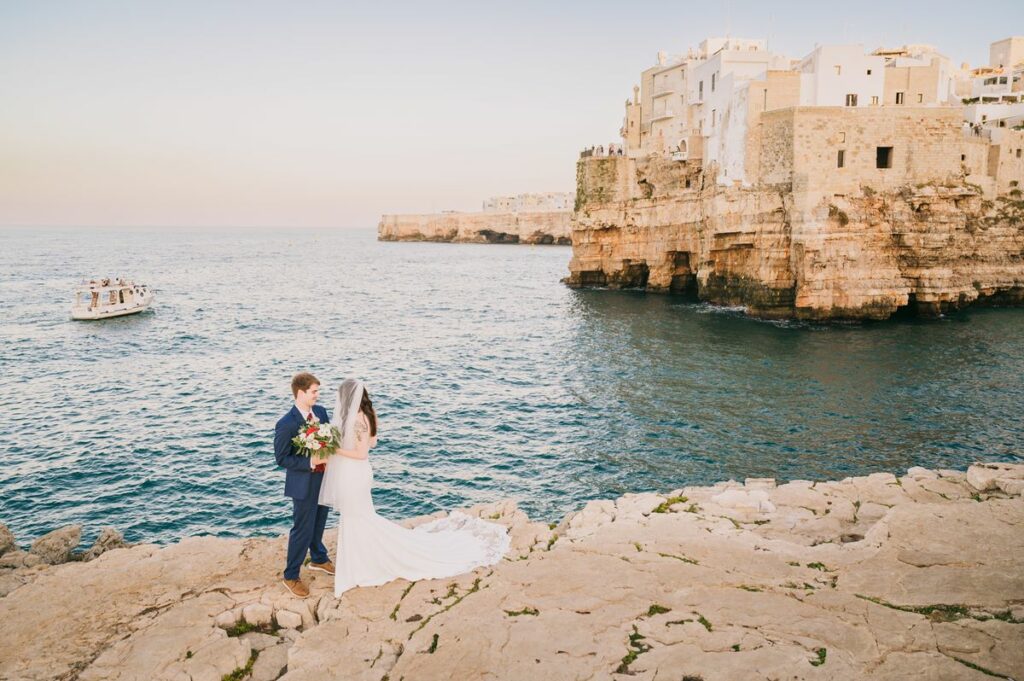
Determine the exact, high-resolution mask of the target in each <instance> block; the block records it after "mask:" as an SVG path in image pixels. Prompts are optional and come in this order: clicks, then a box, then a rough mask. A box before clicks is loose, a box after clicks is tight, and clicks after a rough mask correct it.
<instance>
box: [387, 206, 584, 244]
mask: <svg viewBox="0 0 1024 681" xmlns="http://www.w3.org/2000/svg"><path fill="white" fill-rule="evenodd" d="M571 218H572V213H571V212H569V211H568V210H561V211H536V212H520V213H489V212H485V213H439V214H411V215H410V214H407V215H384V216H383V217H381V220H380V224H378V225H377V238H378V239H379V240H380V241H445V242H462V243H465V242H469V243H499V244H558V245H565V246H568V245H569V244H570V223H571Z"/></svg>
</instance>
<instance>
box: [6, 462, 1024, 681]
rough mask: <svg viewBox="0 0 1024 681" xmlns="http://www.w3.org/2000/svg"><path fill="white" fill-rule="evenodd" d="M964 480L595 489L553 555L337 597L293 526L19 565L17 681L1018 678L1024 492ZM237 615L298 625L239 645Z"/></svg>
mask: <svg viewBox="0 0 1024 681" xmlns="http://www.w3.org/2000/svg"><path fill="white" fill-rule="evenodd" d="M1021 474H1024V466H1009V467H1006V468H1000V476H1001V477H999V478H997V480H1011V481H1012V480H1015V479H1018V477H1017V476H1019V475H1021ZM965 480H966V476H965V475H964V473H963V472H959V473H944V474H943V475H941V476H938V477H933V476H929V475H926V474H923V473H921V472H915V473H914V474H909V473H908V475H907V476H905V477H904V478H903V479H902V480H901V481H897V480H896V478H894V477H892V476H885V475H875V476H867V477H859V478H850V479H847V480H844V481H839V482H819V483H810V482H791V483H787V484H785V485H781V486H778V487H776V488H774V489H771V488H767V489H762V488H759V487H758V486H756V485H755V486H753V488H751V486H749V485H740V484H739V483H732V482H730V483H723V484H719V485H714V486H711V487H686V488H684V489H683V490H676V491H674V493H673V494H671V496H687V497H688V501H687V502H686V504H685V507H684V505H683V504H678V505H677V506H676V507H675V508H673V509H672V511H673V512H670V513H648V512H647V511H646V510H645V509H646V508H648V507H649V504H650V502H652V501H654V499H653V498H650V499H644V500H643V501H642V502H641V501H640V499H639V498H640V497H643V495H631V496H629V497H624V498H622V499H619V500H614V501H613V500H605V501H601V502H591V503H589V504H587V505H586V507H585V508H584V509H582V510H581V511H579V512H578V513H572V514H569V515H568V516H567V518H566V520H565V521H563V523H562V525H561V527H560V528H559V532H560V533H562V534H563V536H562V539H560V540H559V541H557V542H556V543H555V545H554V548H553V549H552V550H551V551H546V550H537V549H534V550H533V551H526V552H525V553H524V554H523V555H521V556H515V557H512V558H510V559H508V560H504V561H501V562H500V563H498V564H497V565H493V566H490V567H487V568H480V569H478V570H475V571H473V572H471V573H469V574H465V575H457V576H455V577H451V578H448V579H437V580H420V581H417V582H415V583H409V582H406V581H404V580H397V581H394V582H390V583H388V584H385V585H382V586H380V587H373V588H359V589H352V590H350V591H348V592H346V593H345V594H344V596H343V597H342V598H340V599H337V598H335V597H334V595H333V593H332V588H333V584H332V580H330V579H329V578H324V579H314V580H312V582H311V590H312V594H311V596H310V598H308V599H306V600H300V599H295V598H294V597H291V596H290V594H288V593H287V592H286V591H285V590H284V589H283V588H282V587H281V585H280V580H279V573H278V566H279V565H280V559H281V557H282V556H283V555H284V552H285V551H286V546H287V540H286V538H284V537H279V538H273V539H218V538H213V537H201V538H187V539H184V540H182V541H181V542H179V543H177V544H172V545H169V546H166V547H156V546H147V545H141V546H134V547H129V548H126V549H123V550H119V551H112V552H109V553H108V554H105V555H104V556H103V558H102V559H100V560H95V561H92V562H89V563H71V564H67V565H58V566H39V567H36V568H25V567H17V568H14V569H5V570H4V571H2V572H0V596H2V600H0V603H2V604H3V606H2V608H3V611H4V617H3V618H0V640H3V641H4V642H5V645H4V646H0V678H2V679H19V681H21V680H25V681H42V680H44V679H55V678H66V679H71V678H78V679H79V680H80V681H100V680H103V681H129V679H146V680H147V681H149V680H151V679H152V680H155V681H165V680H172V679H173V680H174V681H186V680H187V679H201V680H209V681H218V680H219V679H222V678H223V677H224V676H226V675H229V674H231V673H233V672H234V671H236V670H238V669H240V668H244V667H245V665H246V663H247V661H248V660H249V658H250V654H251V652H252V651H255V652H257V653H259V654H258V657H257V659H256V664H255V665H254V669H253V677H252V678H256V679H274V678H276V677H277V676H278V675H280V674H282V673H283V674H284V675H283V676H282V677H281V678H282V679H284V680H285V681H321V680H322V679H325V678H352V679H367V680H369V681H380V679H383V678H385V677H386V678H390V679H401V678H405V679H417V680H418V681H432V680H434V679H449V678H466V679H476V678H487V679H493V680H494V681H513V680H518V679H573V678H591V679H622V681H626V680H627V679H628V680H631V681H633V680H637V679H648V680H651V679H659V680H660V679H665V680H669V681H678V680H679V679H680V678H685V676H687V675H689V676H692V677H700V678H703V679H705V681H713V680H716V679H719V680H730V681H731V679H740V678H755V677H756V678H762V677H763V678H806V679H818V678H820V679H826V678H834V679H861V678H863V679H901V678H922V679H923V678H936V679H938V678H950V679H953V678H956V679H959V678H965V679H970V678H976V679H979V680H980V679H984V678H992V677H991V676H986V675H985V674H984V673H982V672H979V671H977V669H975V668H974V667H972V666H971V665H974V666H976V667H980V668H983V669H986V670H988V671H989V672H991V673H994V674H997V675H1000V676H1003V677H1009V678H1024V648H1022V647H1021V646H1020V631H1021V626H1024V625H1021V624H1019V623H1017V622H1018V620H1020V619H1021V618H1024V611H1022V610H1021V606H1020V600H1021V597H1020V594H1022V593H1024V499H1022V498H1021V497H1019V496H1006V495H1004V494H1002V493H991V494H984V495H980V497H981V500H980V501H976V500H975V499H974V498H972V495H975V494H977V492H976V490H975V488H974V487H971V486H969V485H968V484H967V483H966V481H965ZM926 486H927V487H932V488H934V489H935V490H937V491H940V492H941V494H938V493H933V492H930V491H928V490H927V489H926ZM762 495H767V501H768V502H770V504H771V507H768V506H767V505H764V506H762V502H764V501H765V499H766V497H765V496H762ZM654 496H661V497H662V498H665V497H664V496H663V495H654ZM714 499H718V501H714ZM719 502H726V503H734V504H736V505H737V507H743V508H746V509H747V510H744V511H743V512H742V513H741V512H739V511H736V510H735V509H734V508H731V507H730V506H726V505H723V504H722V503H719ZM755 505H756V508H757V509H758V510H757V512H756V513H753V512H752V509H753V508H754V507H755ZM473 512H474V513H477V512H478V513H480V514H481V515H482V517H490V516H492V515H495V514H497V515H498V516H499V517H498V518H497V519H494V522H501V523H507V524H508V525H509V526H510V527H511V528H512V534H513V540H514V542H515V541H518V540H519V539H517V538H521V537H526V536H527V535H530V533H532V532H533V531H534V530H533V529H531V526H532V525H534V524H535V523H531V522H529V521H528V519H526V518H525V517H520V515H519V514H520V513H521V512H520V511H518V510H517V509H514V507H513V506H512V505H504V504H502V505H497V506H495V505H488V506H485V507H480V508H478V509H476V510H474V511H473ZM748 512H749V513H751V516H750V519H747V518H745V516H744V514H746V513H748ZM645 513H646V514H645ZM734 516H735V517H734ZM730 518H732V519H730ZM412 521H413V522H416V521H415V519H413V520H412ZM524 533H525V534H524ZM569 533H572V535H573V536H570V534H569ZM854 535H857V536H860V537H861V538H860V539H859V540H857V541H852V542H849V541H846V542H844V541H843V539H842V538H843V537H844V536H845V537H850V536H854ZM531 536H533V535H531ZM333 541H334V537H332V536H328V538H327V543H328V549H329V550H330V551H331V552H332V553H333V552H334V550H335V547H334V546H333V545H332V542H333ZM21 554H24V552H11V551H9V552H8V553H7V554H6V555H4V556H0V562H2V561H7V560H8V559H10V561H11V562H12V563H18V564H19V565H20V564H21V562H22V555H21ZM24 555H25V556H31V557H32V558H34V559H36V560H38V559H39V558H38V556H36V555H35V554H24ZM4 591H6V596H3V593H4ZM1007 612H1008V613H1009V616H1006V615H1004V613H1007ZM286 613H290V615H293V616H290V615H289V614H286ZM243 614H244V615H246V619H247V620H249V621H253V622H259V623H266V624H268V623H269V622H270V621H271V620H272V618H273V617H274V616H275V615H276V618H277V621H278V623H279V624H284V623H288V624H292V625H295V626H296V627H299V626H301V631H300V630H299V629H298V628H283V629H280V630H279V632H278V636H272V635H269V634H265V633H260V632H250V633H247V634H244V635H242V636H240V637H230V636H228V635H227V632H225V628H228V627H230V626H231V625H232V624H234V623H235V622H237V621H238V620H239V619H240V618H241V617H242V616H243ZM71 615H73V616H71ZM282 619H283V620H284V622H282Z"/></svg>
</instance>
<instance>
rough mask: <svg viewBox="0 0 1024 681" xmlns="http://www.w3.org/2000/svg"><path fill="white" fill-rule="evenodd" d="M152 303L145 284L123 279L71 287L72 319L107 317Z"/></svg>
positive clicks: (128, 312) (129, 312)
mask: <svg viewBox="0 0 1024 681" xmlns="http://www.w3.org/2000/svg"><path fill="white" fill-rule="evenodd" d="M152 303H153V292H152V291H150V290H149V287H148V286H146V285H145V284H136V283H135V282H132V281H127V280H125V279H117V280H116V281H115V280H111V279H99V280H94V281H88V282H82V284H81V285H80V286H79V287H78V289H77V290H76V291H75V303H74V305H72V306H71V318H72V319H107V318H108V317H122V316H124V315H126V314H135V313H136V312H142V311H143V310H145V309H147V308H148V307H149V306H150V305H151V304H152Z"/></svg>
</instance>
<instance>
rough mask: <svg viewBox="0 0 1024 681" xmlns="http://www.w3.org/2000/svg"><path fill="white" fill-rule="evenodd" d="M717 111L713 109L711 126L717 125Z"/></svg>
mask: <svg viewBox="0 0 1024 681" xmlns="http://www.w3.org/2000/svg"><path fill="white" fill-rule="evenodd" d="M717 113H718V110H717V109H712V110H711V127H712V128H713V127H715V114H717Z"/></svg>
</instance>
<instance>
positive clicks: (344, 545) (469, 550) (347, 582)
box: [320, 381, 510, 597]
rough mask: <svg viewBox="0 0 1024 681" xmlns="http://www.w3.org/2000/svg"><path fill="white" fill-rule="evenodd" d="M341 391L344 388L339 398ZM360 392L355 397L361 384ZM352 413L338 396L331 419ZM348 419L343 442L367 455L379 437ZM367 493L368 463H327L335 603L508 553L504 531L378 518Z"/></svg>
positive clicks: (460, 517)
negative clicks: (335, 518) (334, 517)
mask: <svg viewBox="0 0 1024 681" xmlns="http://www.w3.org/2000/svg"><path fill="white" fill-rule="evenodd" d="M346 383H347V381H346ZM346 387H348V386H346V385H345V384H344V383H343V384H342V388H339V393H341V392H342V390H343V389H344V388H346ZM358 387H359V391H358V396H359V397H361V395H362V392H361V390H362V384H359V386H358ZM359 397H354V399H355V401H356V403H357V404H358V399H359ZM350 407H351V405H350V404H346V403H344V402H343V399H342V398H341V397H340V396H339V404H338V405H337V407H336V409H335V411H336V416H337V412H339V411H340V412H341V413H342V414H345V413H346V412H347V411H351V409H350ZM352 416H353V418H352V419H351V420H350V421H349V423H351V424H352V426H353V428H352V429H354V430H355V431H356V432H355V437H354V438H351V437H350V438H348V439H349V440H350V441H351V440H352V439H354V440H355V449H354V451H356V452H358V453H359V454H361V455H363V456H366V455H367V454H368V453H369V450H370V448H371V447H373V446H374V445H375V444H376V441H377V438H376V437H375V436H374V437H371V436H370V435H369V424H368V421H367V419H366V417H365V416H364V415H363V414H362V412H358V413H356V414H354V415H352ZM347 420H348V419H341V421H347ZM332 423H335V420H333V419H332ZM349 423H346V424H345V425H349ZM336 425H337V424H336ZM341 430H342V434H343V437H342V441H343V444H342V448H343V449H348V448H347V447H345V444H346V442H345V439H346V438H345V437H344V436H345V435H347V434H348V433H346V431H345V428H343V427H342V428H341ZM372 489H373V468H372V467H371V465H370V461H369V459H368V458H363V459H354V458H349V457H347V456H344V455H340V454H336V455H334V456H332V457H331V458H330V460H329V461H328V463H327V473H326V475H325V476H324V482H323V485H322V487H321V492H320V503H321V504H323V505H325V506H332V507H334V508H335V509H337V510H338V511H340V512H341V524H340V525H339V527H338V555H337V561H336V563H335V567H336V571H337V574H336V575H335V578H334V595H335V596H338V597H340V596H341V595H342V594H343V593H344V592H346V591H348V590H349V589H352V588H354V587H357V586H377V585H380V584H384V583H386V582H390V581H391V580H393V579H399V578H401V579H407V580H410V581H415V580H418V579H440V578H443V577H451V576H454V575H459V574H463V573H466V572H470V571H472V570H474V569H475V568H478V567H481V566H484V565H493V564H494V563H497V562H498V561H500V560H501V559H502V557H503V556H504V555H505V553H506V552H508V549H509V544H510V539H509V536H508V531H507V530H506V528H505V527H504V526H502V525H499V524H497V523H490V522H487V521H485V520H481V519H479V518H474V517H472V516H469V515H466V514H465V513H460V512H458V511H453V512H452V513H451V514H449V515H448V517H446V518H439V519H437V520H432V521H430V522H427V523H425V524H423V525H420V526H418V527H416V528H413V529H408V528H405V527H402V526H401V525H398V524H397V523H394V522H391V521H390V520H388V519H387V518H383V517H381V516H379V515H377V511H376V510H375V509H374V507H373V498H372V495H371V491H372Z"/></svg>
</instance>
